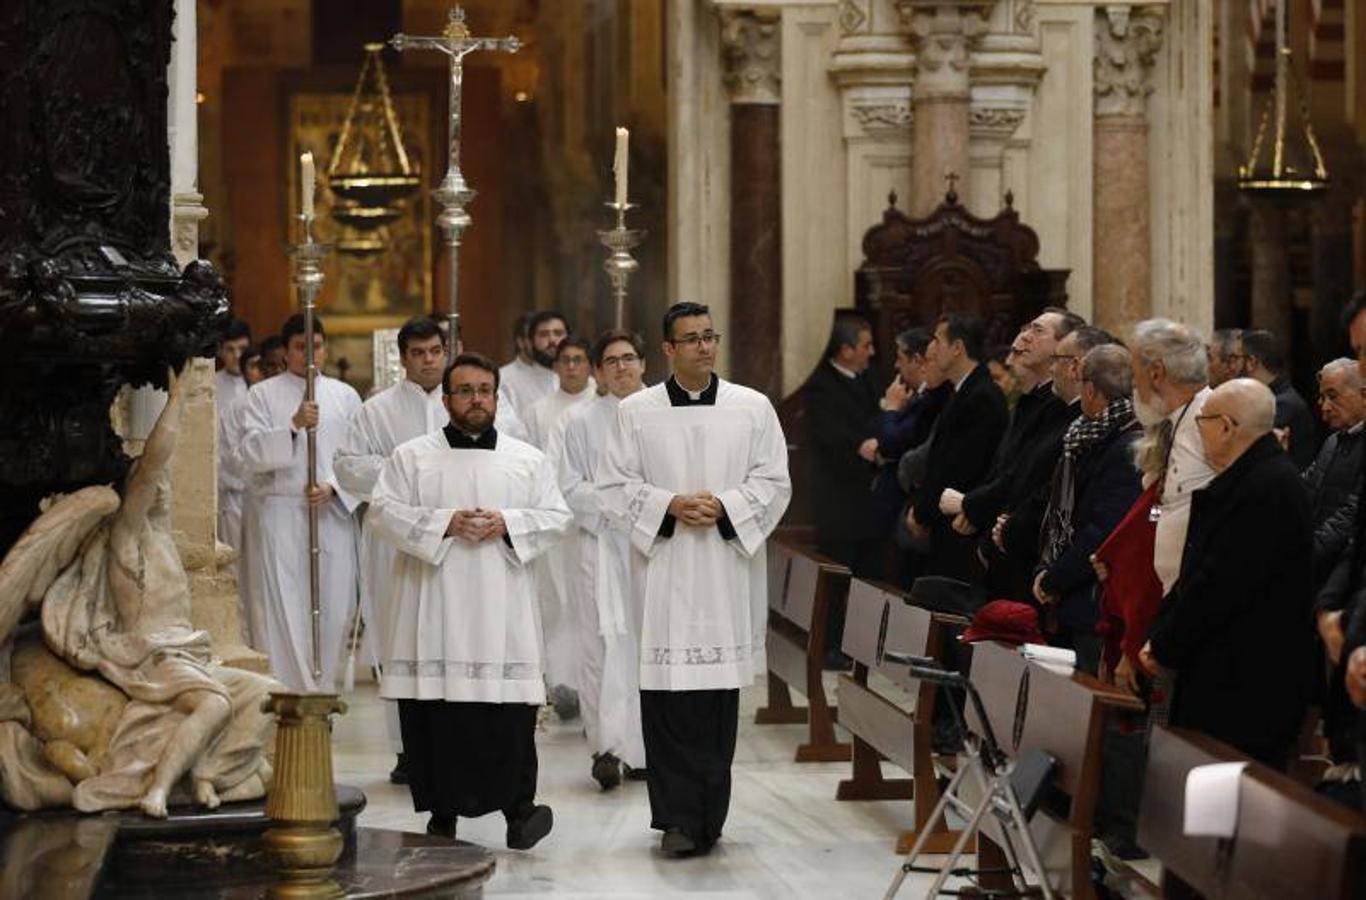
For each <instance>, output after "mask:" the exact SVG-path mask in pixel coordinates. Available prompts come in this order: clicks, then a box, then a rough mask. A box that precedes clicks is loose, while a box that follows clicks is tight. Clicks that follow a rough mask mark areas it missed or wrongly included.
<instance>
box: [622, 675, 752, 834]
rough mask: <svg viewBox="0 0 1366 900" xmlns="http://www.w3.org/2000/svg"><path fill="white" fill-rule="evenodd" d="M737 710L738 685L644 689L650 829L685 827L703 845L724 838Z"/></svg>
mask: <svg viewBox="0 0 1366 900" xmlns="http://www.w3.org/2000/svg"><path fill="white" fill-rule="evenodd" d="M739 714H740V691H739V690H738V689H734V688H732V689H730V690H714V691H641V692H640V724H641V730H642V733H643V734H644V737H645V761H646V765H647V766H649V775H648V777H647V781H646V784H647V786H648V788H649V792H650V818H651V821H650V827H651V828H657V829H659V830H660V831H667V830H669V829H670V828H678V829H681V830H682V831H683V832H684V833H685V834H687V835H688V836H689V837H691V838H692V839H693V840H695V841H697V842H698V843H699V844H700V845H702V846H704V847H709V846H711V845H712V844H714V843H716V840H717V838H719V837H721V827H722V826H723V825H725V824H726V812H727V810H728V809H729V808H730V764H731V760H732V759H733V758H734V757H735V734H736V729H737V724H738V722H739Z"/></svg>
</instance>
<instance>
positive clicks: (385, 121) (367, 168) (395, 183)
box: [327, 43, 422, 252]
mask: <svg viewBox="0 0 1366 900" xmlns="http://www.w3.org/2000/svg"><path fill="white" fill-rule="evenodd" d="M383 49H384V45H383V44H379V43H370V44H366V45H365V62H364V64H362V65H361V70H360V77H359V78H358V79H357V80H356V90H355V93H354V94H352V96H351V105H350V107H349V108H348V109H347V111H346V121H345V122H344V123H343V124H342V130H341V136H340V137H339V138H338V139H337V145H336V147H335V148H333V150H332V159H331V160H330V161H329V162H328V165H327V186H328V187H329V188H330V189H331V191H332V193H333V194H334V195H335V196H336V198H337V202H336V203H335V204H334V205H333V208H332V217H333V218H334V219H336V220H337V221H338V222H340V223H341V224H343V225H345V226H346V227H347V228H348V229H353V230H355V231H357V232H373V231H376V230H377V229H379V228H381V227H382V226H384V225H387V224H389V223H390V222H393V221H395V220H396V219H398V218H399V216H401V215H402V214H403V210H402V208H401V207H400V206H399V205H398V203H399V201H400V200H402V199H403V198H404V197H406V196H408V195H409V194H411V193H412V192H413V191H415V190H417V188H418V187H419V185H421V183H422V179H421V177H420V176H419V174H418V173H417V171H416V167H415V166H414V165H412V164H411V163H410V162H409V160H408V151H407V149H406V148H405V147H404V146H403V129H402V128H401V127H400V125H399V121H398V114H397V113H396V112H395V110H394V102H393V98H392V97H391V96H390V94H389V81H388V79H387V78H386V77H385V74H384V61H383V60H382V59H381V58H380V51H381V50H383ZM357 243H358V244H364V245H366V246H367V247H368V248H370V249H371V251H372V252H373V249H374V248H373V244H374V242H373V241H372V240H362V239H360V238H357ZM338 249H342V248H340V247H339V248H338Z"/></svg>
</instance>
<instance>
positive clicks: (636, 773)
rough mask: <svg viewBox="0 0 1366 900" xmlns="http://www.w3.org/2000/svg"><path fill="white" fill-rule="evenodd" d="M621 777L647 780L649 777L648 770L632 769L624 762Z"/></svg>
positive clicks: (632, 779)
mask: <svg viewBox="0 0 1366 900" xmlns="http://www.w3.org/2000/svg"><path fill="white" fill-rule="evenodd" d="M621 777H622V778H624V779H626V780H627V781H648V780H649V778H650V770H649V769H633V768H632V767H630V766H628V765H626V763H622V764H621Z"/></svg>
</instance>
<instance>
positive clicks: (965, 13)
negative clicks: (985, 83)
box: [897, 0, 993, 216]
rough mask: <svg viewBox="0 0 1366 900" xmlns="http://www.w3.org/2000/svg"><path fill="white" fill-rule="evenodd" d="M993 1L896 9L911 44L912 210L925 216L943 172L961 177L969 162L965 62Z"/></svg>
mask: <svg viewBox="0 0 1366 900" xmlns="http://www.w3.org/2000/svg"><path fill="white" fill-rule="evenodd" d="M992 5H993V4H992V3H968V4H963V3H935V2H930V0H901V2H899V3H898V4H897V9H898V11H899V12H900V13H901V17H902V21H903V22H904V23H905V24H906V26H907V28H908V30H909V31H910V35H911V43H912V46H913V47H914V49H915V83H914V85H913V86H912V88H911V108H912V112H913V119H914V125H913V128H912V134H913V137H912V142H911V204H910V208H911V213H912V215H916V216H924V215H928V214H929V213H931V212H933V211H934V208H935V207H936V206H938V205H939V203H940V201H941V200H942V199H943V198H944V191H945V189H946V183H945V181H944V177H945V176H946V175H948V174H949V173H954V174H956V175H958V176H959V177H960V178H966V177H967V176H968V173H969V171H970V169H971V166H972V163H971V158H970V156H969V152H968V150H969V142H970V137H971V124H970V121H969V119H970V114H971V111H972V97H971V94H970V90H969V89H970V80H969V66H970V64H971V58H972V48H973V46H974V45H975V44H976V42H977V40H978V39H979V38H980V37H981V36H982V35H983V34H985V33H986V30H987V15H988V14H989V13H990V11H991V7H992Z"/></svg>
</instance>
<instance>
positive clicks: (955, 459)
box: [805, 293, 1366, 855]
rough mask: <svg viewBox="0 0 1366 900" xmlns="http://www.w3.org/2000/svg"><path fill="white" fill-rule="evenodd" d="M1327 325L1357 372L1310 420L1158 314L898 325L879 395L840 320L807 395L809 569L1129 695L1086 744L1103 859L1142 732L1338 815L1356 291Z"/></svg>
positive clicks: (1331, 367) (1355, 609) (1353, 520)
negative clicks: (1179, 733)
mask: <svg viewBox="0 0 1366 900" xmlns="http://www.w3.org/2000/svg"><path fill="white" fill-rule="evenodd" d="M1343 315H1344V327H1345V328H1346V330H1347V332H1348V336H1349V338H1350V344H1351V346H1352V348H1353V349H1354V351H1355V353H1356V354H1357V359H1355V360H1353V359H1347V358H1343V359H1335V360H1332V361H1331V362H1329V363H1328V364H1327V365H1325V366H1323V367H1322V369H1321V370H1320V371H1319V372H1318V375H1317V391H1316V396H1315V405H1316V407H1317V410H1318V413H1319V415H1318V417H1317V418H1316V417H1315V416H1314V415H1313V413H1312V412H1311V409H1310V404H1309V403H1308V402H1306V400H1305V398H1304V397H1303V396H1302V395H1301V394H1300V393H1299V392H1298V391H1297V390H1296V389H1295V387H1294V386H1293V385H1292V383H1291V381H1290V379H1289V377H1288V374H1287V371H1286V355H1285V351H1284V343H1285V342H1284V339H1283V336H1278V335H1274V334H1271V333H1270V332H1267V331H1263V330H1234V329H1224V330H1220V331H1216V332H1215V333H1214V334H1213V335H1211V336H1210V337H1209V339H1208V341H1207V340H1206V338H1205V337H1204V336H1203V335H1202V334H1201V333H1200V332H1199V331H1198V330H1196V329H1194V328H1191V327H1189V326H1187V325H1184V324H1181V323H1178V322H1173V321H1169V320H1166V319H1150V320H1147V321H1143V322H1139V323H1137V325H1136V326H1134V328H1133V329H1132V331H1131V332H1128V333H1126V334H1124V335H1122V336H1117V335H1113V334H1110V333H1108V332H1106V331H1105V330H1103V329H1100V328H1097V327H1094V326H1092V325H1089V324H1087V322H1086V321H1085V320H1084V319H1082V318H1081V317H1080V316H1078V315H1076V314H1075V313H1072V312H1069V311H1067V310H1064V309H1056V308H1048V309H1045V310H1044V311H1043V312H1041V313H1040V314H1039V315H1038V316H1036V317H1035V318H1034V319H1033V320H1031V321H1029V322H1028V323H1027V324H1025V326H1024V327H1023V328H1022V329H1021V330H1020V331H1019V334H1018V335H1017V336H1016V337H1015V339H1014V341H1013V343H1012V344H1011V345H1010V346H1009V347H1008V348H1001V349H996V350H993V349H992V348H989V347H987V346H985V336H986V328H985V325H984V323H983V322H982V321H981V320H980V319H978V318H976V317H974V316H972V315H968V314H965V313H958V312H950V313H946V314H945V315H943V316H941V317H940V318H939V320H938V321H937V322H936V323H935V324H934V326H933V328H932V329H930V328H912V329H908V330H906V331H903V332H901V333H900V334H897V335H896V337H895V343H896V360H895V371H896V374H895V377H893V378H892V379H891V381H890V383H889V384H887V385H886V386H885V389H883V388H882V386H881V385H879V384H877V383H876V376H875V375H874V371H875V368H874V367H873V366H872V365H871V362H872V359H873V354H874V350H873V346H874V345H873V333H872V329H871V328H870V326H869V323H868V322H867V321H865V320H864V319H862V318H861V317H859V316H858V315H855V314H852V313H842V314H840V315H839V317H838V318H837V320H836V323H835V325H834V328H833V330H832V333H831V337H830V341H829V344H828V347H827V349H826V353H825V360H824V362H823V363H822V364H821V365H820V366H819V367H818V369H817V371H816V372H815V373H814V374H813V375H812V377H811V378H810V380H809V381H808V382H807V385H806V387H805V410H806V415H807V428H808V432H809V435H810V437H809V443H810V448H811V460H810V467H809V478H810V489H811V494H812V503H813V513H814V516H815V523H816V530H817V537H818V542H819V545H820V549H821V551H822V552H823V553H824V554H825V555H827V556H829V557H832V558H833V559H835V560H837V561H839V562H841V563H843V564H845V565H847V566H848V567H849V568H850V569H851V571H852V572H853V574H854V575H855V576H856V577H866V578H874V579H881V580H886V581H893V582H899V583H900V584H901V585H903V586H904V587H906V588H908V589H910V590H911V592H912V594H913V595H917V594H918V595H920V597H921V598H922V599H924V598H933V602H934V603H938V604H944V603H948V604H949V605H950V606H952V607H954V608H956V609H957V610H959V611H963V612H966V613H969V614H972V615H974V616H975V617H976V620H977V621H978V622H979V623H984V624H986V625H987V626H988V627H990V625H991V623H992V621H993V620H994V621H997V622H998V623H1006V622H1009V623H1015V624H1014V626H1013V627H1016V628H1017V630H1019V629H1018V623H1019V622H1020V621H1021V616H1022V615H1023V616H1024V617H1026V619H1027V620H1028V621H1029V623H1030V625H1029V626H1028V627H1026V628H1024V629H1023V630H1022V631H1021V633H1023V634H1033V635H1036V637H1035V638H1034V639H1042V640H1046V641H1047V642H1048V643H1049V644H1051V645H1054V646H1055V647H1060V648H1067V649H1070V650H1072V651H1074V653H1075V660H1076V663H1075V664H1076V667H1077V669H1079V670H1081V671H1084V672H1087V673H1089V674H1091V675H1095V676H1097V677H1099V678H1101V679H1103V680H1105V681H1108V682H1110V683H1113V684H1115V685H1117V686H1119V687H1121V688H1123V689H1126V690H1129V691H1132V692H1134V693H1135V694H1137V695H1138V696H1140V698H1142V699H1143V700H1144V701H1145V704H1146V708H1147V712H1146V713H1145V715H1143V716H1142V717H1138V718H1136V720H1135V721H1133V722H1128V723H1121V724H1122V726H1123V727H1121V728H1120V729H1118V730H1117V732H1116V734H1115V735H1114V740H1113V741H1108V740H1107V745H1106V748H1107V749H1106V754H1107V766H1106V779H1105V780H1106V782H1107V783H1106V784H1105V785H1104V786H1103V788H1102V800H1101V809H1100V811H1099V819H1098V826H1099V828H1100V829H1104V830H1103V831H1102V836H1103V839H1104V840H1105V841H1106V843H1107V844H1108V845H1109V846H1110V847H1111V849H1112V850H1115V851H1116V852H1118V853H1120V854H1121V855H1131V854H1132V855H1137V854H1138V853H1141V851H1139V850H1138V848H1137V847H1135V846H1134V845H1133V827H1132V826H1133V812H1134V809H1135V808H1136V805H1137V798H1138V794H1139V792H1140V790H1141V784H1138V783H1136V782H1135V779H1136V778H1141V772H1142V764H1141V763H1142V754H1143V752H1144V751H1143V746H1144V742H1145V732H1146V730H1147V729H1148V728H1149V727H1150V726H1151V724H1153V723H1154V722H1159V723H1160V722H1169V723H1171V724H1173V725H1180V726H1184V727H1187V728H1190V729H1193V730H1196V731H1200V732H1203V733H1206V734H1209V735H1211V736H1213V737H1215V738H1217V739H1219V740H1221V741H1224V742H1225V743H1227V744H1230V745H1232V746H1233V747H1235V748H1236V749H1238V750H1240V751H1242V752H1243V753H1245V754H1247V755H1248V756H1250V757H1252V758H1254V759H1257V760H1259V761H1262V762H1264V763H1267V764H1270V765H1272V766H1276V767H1278V768H1283V769H1284V768H1290V769H1292V770H1293V771H1296V772H1312V777H1314V779H1315V780H1316V781H1317V786H1318V788H1319V790H1321V791H1322V792H1323V793H1325V794H1327V795H1329V796H1332V797H1334V798H1335V799H1337V800H1339V801H1340V802H1342V803H1344V804H1348V805H1353V806H1355V805H1360V804H1362V803H1363V796H1362V788H1361V783H1360V781H1361V778H1360V769H1359V767H1358V765H1357V760H1358V758H1359V753H1360V752H1363V751H1366V746H1363V741H1364V740H1366V714H1364V713H1363V712H1362V709H1363V708H1366V646H1363V645H1364V644H1366V511H1363V512H1362V513H1361V514H1360V515H1359V514H1358V495H1359V493H1360V489H1361V483H1362V477H1363V471H1362V463H1363V446H1364V445H1363V429H1364V428H1366V400H1363V394H1362V385H1363V370H1366V293H1364V294H1358V295H1357V297H1356V298H1355V299H1354V300H1353V302H1352V303H1351V304H1350V305H1349V306H1348V308H1347V309H1346V310H1344V314H1343ZM841 618H842V614H841V613H840V612H839V611H835V612H834V613H833V614H832V620H831V622H830V628H831V630H832V631H833V632H834V640H833V641H832V642H831V647H832V649H831V651H830V653H829V654H828V657H829V658H828V659H827V664H828V665H829V666H831V667H842V666H843V665H845V664H846V663H847V660H844V659H842V658H841V654H840V653H839V652H838V649H837V648H838V647H839V631H840V624H841V623H840V619H841ZM1310 713H1317V714H1318V715H1312V716H1311V715H1309V714H1310ZM1309 723H1314V724H1315V725H1317V728H1316V729H1313V730H1311V729H1308V728H1306V725H1307V724H1309ZM1111 757H1113V758H1111ZM1307 757H1314V758H1316V761H1317V765H1315V766H1309V765H1307V764H1306V763H1305V759H1306V758H1307ZM1325 759H1326V761H1327V765H1326V769H1325V764H1324V760H1325ZM1135 760H1136V761H1137V762H1136V763H1135Z"/></svg>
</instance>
